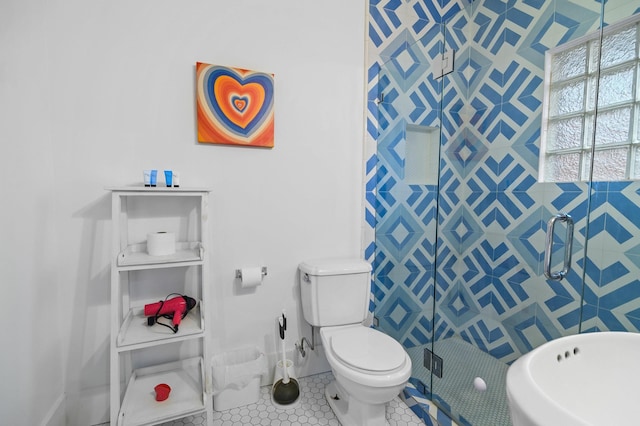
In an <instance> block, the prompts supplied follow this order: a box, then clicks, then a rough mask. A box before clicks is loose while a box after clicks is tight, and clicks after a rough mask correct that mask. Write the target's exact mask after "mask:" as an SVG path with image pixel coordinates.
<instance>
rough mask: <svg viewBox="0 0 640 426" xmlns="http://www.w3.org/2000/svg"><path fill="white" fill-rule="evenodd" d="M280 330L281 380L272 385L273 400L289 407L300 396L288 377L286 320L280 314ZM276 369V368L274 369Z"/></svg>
mask: <svg viewBox="0 0 640 426" xmlns="http://www.w3.org/2000/svg"><path fill="white" fill-rule="evenodd" d="M278 322H279V328H280V340H281V345H282V379H279V380H278V381H277V382H276V383H274V384H273V400H274V401H275V402H277V403H278V404H281V405H289V404H292V403H294V402H295V401H296V400H297V399H298V397H299V396H300V387H299V386H298V382H297V381H296V379H294V378H293V377H289V371H288V370H289V369H288V367H287V354H286V343H285V333H284V332H285V330H286V329H287V318H286V317H285V315H284V312H283V313H282V316H281V317H280V318H279V319H278ZM276 368H278V367H276Z"/></svg>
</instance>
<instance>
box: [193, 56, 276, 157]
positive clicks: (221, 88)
mask: <svg viewBox="0 0 640 426" xmlns="http://www.w3.org/2000/svg"><path fill="white" fill-rule="evenodd" d="M273 96H274V75H273V74H269V73H264V72H258V71H250V70H246V69H242V68H231V67H226V66H220V65H211V64H205V63H202V62H198V63H196V100H197V125H198V142H200V143H211V144H225V145H244V146H252V147H263V148H273V145H274V106H273V105H274V102H273Z"/></svg>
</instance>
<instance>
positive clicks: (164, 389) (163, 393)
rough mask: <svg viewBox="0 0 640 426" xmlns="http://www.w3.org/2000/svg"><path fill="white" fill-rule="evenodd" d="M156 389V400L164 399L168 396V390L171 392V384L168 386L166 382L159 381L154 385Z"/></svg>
mask: <svg viewBox="0 0 640 426" xmlns="http://www.w3.org/2000/svg"><path fill="white" fill-rule="evenodd" d="M153 389H155V391H156V401H164V400H165V399H167V398H169V392H171V386H169V385H168V384H166V383H160V384H159V385H156V387H155V388H153Z"/></svg>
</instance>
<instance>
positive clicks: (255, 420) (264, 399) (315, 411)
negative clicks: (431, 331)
mask: <svg viewBox="0 0 640 426" xmlns="http://www.w3.org/2000/svg"><path fill="white" fill-rule="evenodd" d="M331 380H333V375H332V374H331V373H322V374H318V375H315V376H309V377H301V378H300V379H298V382H299V383H300V392H301V393H302V396H301V398H302V399H301V400H300V402H299V403H297V405H296V407H295V408H291V409H287V410H283V409H279V408H276V407H275V406H274V405H273V404H272V403H271V395H270V393H269V392H270V390H271V388H270V387H269V386H263V387H262V388H260V400H259V401H258V402H256V403H255V404H250V405H246V406H244V407H238V408H232V409H231V410H227V411H214V413H213V424H214V425H215V426H246V425H263V426H303V425H329V426H340V422H338V420H337V419H336V416H335V415H334V414H333V411H331V408H330V407H329V404H327V401H326V399H325V398H324V388H325V386H326V385H327V384H328V383H329V382H330V381H331ZM205 416H206V415H205V414H200V415H196V416H189V417H185V418H182V419H180V420H175V421H173V422H168V423H163V424H162V426H192V425H206V423H207V422H206V421H205ZM387 421H388V422H389V425H390V426H423V425H424V423H423V422H422V421H421V420H420V418H418V416H417V415H416V414H415V413H414V412H413V411H411V409H410V408H409V407H407V405H406V404H405V403H404V402H403V401H402V400H400V398H399V397H396V398H395V399H394V400H393V401H391V403H389V405H388V406H387Z"/></svg>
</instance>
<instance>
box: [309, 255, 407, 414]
mask: <svg viewBox="0 0 640 426" xmlns="http://www.w3.org/2000/svg"><path fill="white" fill-rule="evenodd" d="M299 274H300V293H301V296H302V312H303V314H304V318H305V320H306V321H307V322H308V323H309V324H311V325H312V326H314V327H320V338H321V340H322V345H323V347H324V351H325V354H326V356H327V360H328V361H329V365H330V366H331V370H332V372H333V375H334V377H335V380H334V381H333V382H331V383H330V384H329V385H327V387H326V389H325V396H326V398H327V402H329V405H330V406H331V409H332V410H333V412H334V413H335V415H336V417H338V420H339V421H340V423H342V425H343V426H352V425H353V426H356V425H357V426H365V425H366V426H384V425H387V424H388V423H387V421H386V419H385V409H386V404H387V403H388V402H389V401H391V400H392V399H393V398H395V397H396V396H397V395H398V394H399V393H400V392H401V391H402V389H404V387H405V386H406V384H407V381H408V380H409V376H410V375H411V359H410V358H409V355H408V354H407V353H406V351H405V350H404V348H403V347H402V345H400V343H398V342H397V341H396V340H394V339H393V338H391V337H389V336H387V335H386V334H384V333H382V332H380V331H377V330H375V329H373V328H369V327H365V326H363V325H362V322H363V321H364V319H365V318H366V315H367V311H368V306H369V296H370V286H371V265H370V264H369V263H367V262H366V261H364V260H360V259H321V260H311V261H306V262H303V263H301V264H300V265H299Z"/></svg>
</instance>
